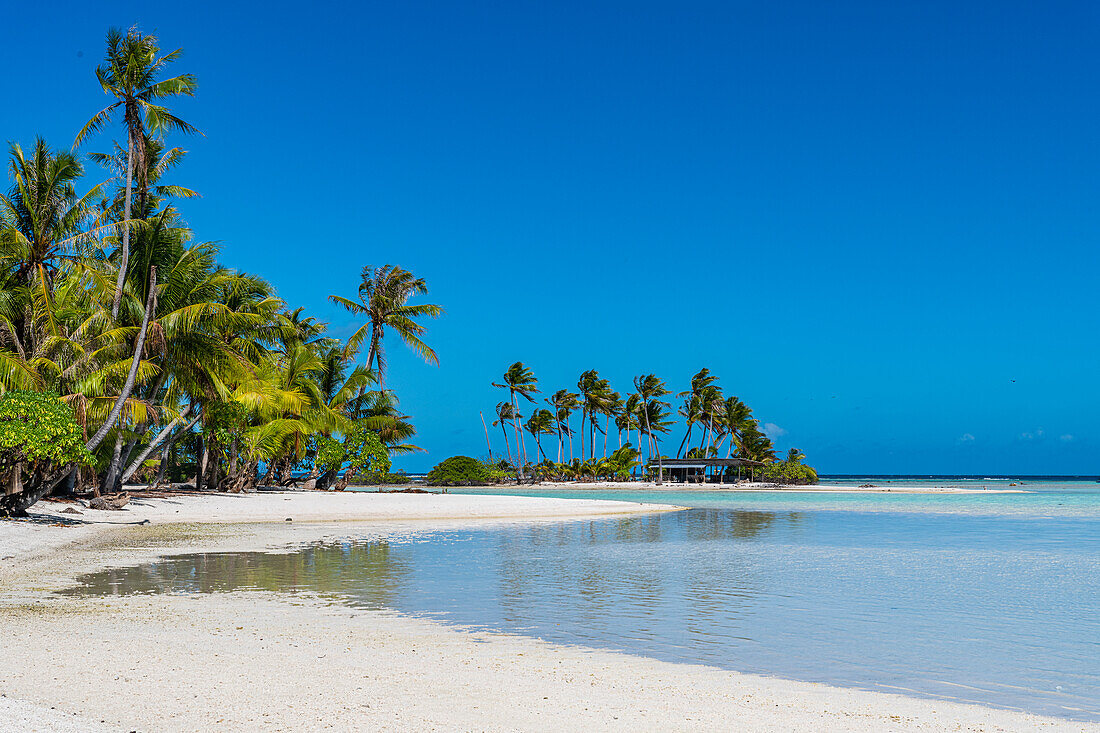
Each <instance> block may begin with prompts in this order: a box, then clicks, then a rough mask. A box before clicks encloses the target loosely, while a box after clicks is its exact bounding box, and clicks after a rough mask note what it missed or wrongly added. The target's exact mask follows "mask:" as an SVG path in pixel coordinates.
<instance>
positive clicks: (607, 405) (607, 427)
mask: <svg viewBox="0 0 1100 733" xmlns="http://www.w3.org/2000/svg"><path fill="white" fill-rule="evenodd" d="M622 409H623V398H622V396H621V395H620V394H619V393H618V392H616V391H614V390H612V389H611V385H610V384H609V383H608V384H606V386H605V387H604V389H603V390H602V391H601V392H600V414H601V415H603V416H604V421H603V455H604V458H606V457H607V438H608V433H609V432H610V431H611V420H612V418H616V417H618V416H619V413H620V412H622ZM622 440H623V434H622V431H619V447H620V448H621V447H622Z"/></svg>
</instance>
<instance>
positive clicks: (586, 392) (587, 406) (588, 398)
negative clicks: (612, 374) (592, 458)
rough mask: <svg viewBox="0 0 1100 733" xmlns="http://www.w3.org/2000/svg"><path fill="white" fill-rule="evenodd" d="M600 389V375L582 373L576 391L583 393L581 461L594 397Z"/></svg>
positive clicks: (588, 372)
mask: <svg viewBox="0 0 1100 733" xmlns="http://www.w3.org/2000/svg"><path fill="white" fill-rule="evenodd" d="M598 387H599V374H598V373H597V372H596V370H594V369H590V370H588V371H586V372H582V374H581V378H580V379H579V380H577V381H576V389H577V391H579V392H580V393H581V459H582V460H583V459H584V456H585V453H584V431H585V429H587V428H586V423H587V422H588V417H590V415H591V414H592V408H593V406H594V396H595V393H596V391H597V390H598Z"/></svg>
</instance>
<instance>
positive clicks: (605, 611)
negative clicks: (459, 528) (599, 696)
mask: <svg viewBox="0 0 1100 733" xmlns="http://www.w3.org/2000/svg"><path fill="white" fill-rule="evenodd" d="M802 519H803V518H802V516H801V515H800V514H799V513H797V512H788V513H775V512H755V511H754V512H744V511H730V510H722V509H693V510H690V511H686V512H674V513H668V514H651V515H640V516H633V517H624V518H621V519H601V520H597V521H592V522H569V523H562V524H556V525H533V526H530V527H525V528H519V529H511V530H506V531H502V532H499V533H497V542H496V545H495V546H496V547H497V549H498V556H499V570H498V572H499V577H498V586H497V587H498V593H499V596H498V599H499V600H498V602H499V604H500V608H501V614H502V619H503V620H504V621H505V622H506V623H512V624H519V625H522V626H524V627H530V626H534V627H537V628H541V627H549V630H551V631H552V630H553V629H554V628H556V627H558V626H574V627H575V626H576V625H578V624H579V625H581V626H584V627H586V628H587V631H588V632H589V633H592V634H593V636H597V637H598V636H599V635H600V634H610V635H609V636H608V637H607V638H615V637H616V636H617V635H621V634H624V633H625V634H629V635H630V636H631V637H632V638H635V639H642V640H645V639H656V638H657V636H658V635H660V636H664V637H665V638H666V639H667V638H668V637H669V636H670V635H672V636H677V635H682V636H684V637H691V638H692V639H693V640H694V641H698V639H696V638H695V637H700V638H701V636H705V635H707V634H713V633H714V631H715V629H714V628H713V624H714V623H716V622H719V623H723V624H726V625H727V626H728V625H730V624H735V623H736V621H735V620H736V619H737V618H738V617H739V616H740V615H741V613H742V612H743V611H744V610H746V609H749V608H751V607H753V606H754V604H755V603H756V599H757V598H758V597H759V596H760V595H761V594H762V593H764V592H765V591H766V589H767V587H768V578H767V577H764V575H763V574H762V573H761V572H760V571H759V567H758V564H757V563H756V561H755V560H754V559H753V557H752V555H751V553H750V554H748V555H744V554H739V553H737V552H736V551H735V552H733V553H729V554H725V553H723V554H724V555H725V556H726V557H727V560H726V562H724V563H723V564H720V565H717V566H716V565H715V563H714V562H713V561H712V560H711V558H712V557H713V556H714V555H715V552H716V548H710V549H708V545H709V544H710V543H712V542H729V543H735V544H739V543H743V542H746V541H757V540H761V539H765V538H768V537H770V536H773V535H776V534H781V533H786V532H790V531H797V529H798V526H799V524H800V523H801V521H802ZM784 520H785V521H784ZM658 544H660V545H661V546H660V547H658ZM647 545H650V546H651V547H647ZM731 633H734V634H735V631H733V630H731ZM683 643H689V641H688V639H687V638H684V641H683Z"/></svg>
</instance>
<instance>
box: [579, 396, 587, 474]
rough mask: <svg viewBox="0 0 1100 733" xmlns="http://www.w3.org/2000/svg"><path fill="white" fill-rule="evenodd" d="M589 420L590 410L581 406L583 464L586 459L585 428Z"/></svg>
mask: <svg viewBox="0 0 1100 733" xmlns="http://www.w3.org/2000/svg"><path fill="white" fill-rule="evenodd" d="M587 419H588V408H586V407H585V406H584V405H582V406H581V461H582V462H583V461H584V458H585V452H584V426H585V424H586V422H585V421H586V420H587Z"/></svg>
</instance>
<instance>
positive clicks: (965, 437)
mask: <svg viewBox="0 0 1100 733" xmlns="http://www.w3.org/2000/svg"><path fill="white" fill-rule="evenodd" d="M959 442H960V443H973V442H974V436H973V435H971V434H970V433H963V434H962V436H961V437H960V438H959Z"/></svg>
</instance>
